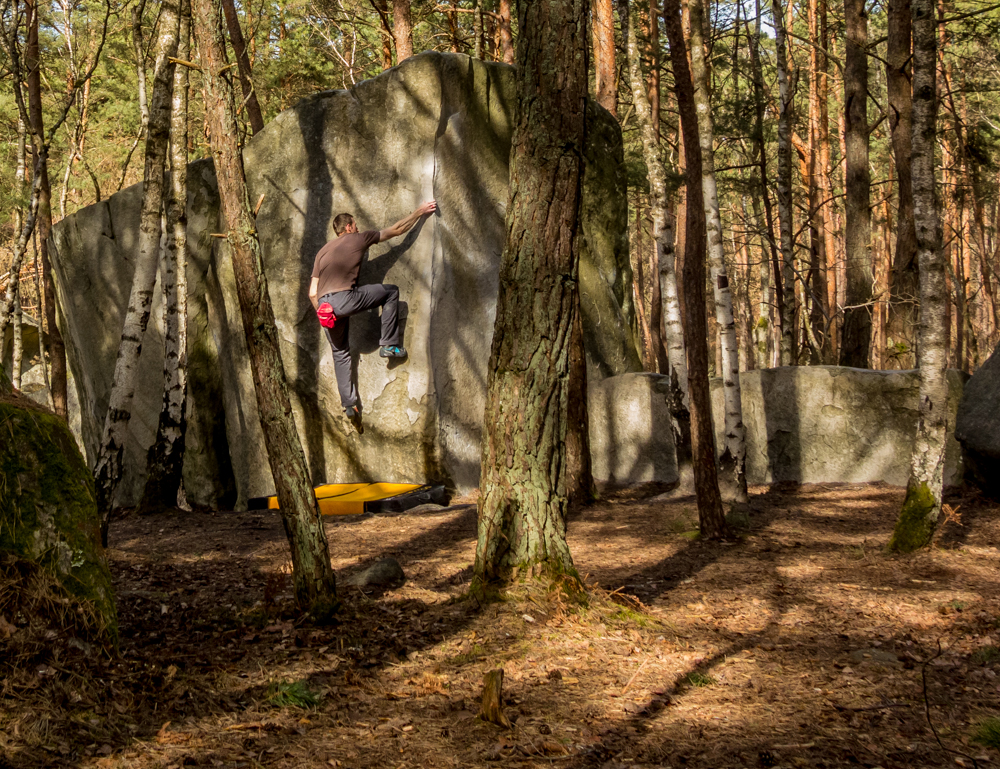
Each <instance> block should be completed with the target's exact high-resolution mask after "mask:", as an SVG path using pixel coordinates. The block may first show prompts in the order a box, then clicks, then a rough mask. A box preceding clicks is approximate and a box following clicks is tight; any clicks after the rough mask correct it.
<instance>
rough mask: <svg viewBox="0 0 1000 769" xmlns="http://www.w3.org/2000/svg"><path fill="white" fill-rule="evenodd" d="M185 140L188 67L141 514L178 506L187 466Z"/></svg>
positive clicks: (173, 168)
mask: <svg viewBox="0 0 1000 769" xmlns="http://www.w3.org/2000/svg"><path fill="white" fill-rule="evenodd" d="M180 12H181V18H180V27H179V34H178V44H177V58H178V59H180V60H181V61H189V60H190V48H191V46H190V39H191V3H190V0H181V11H180ZM187 143H188V68H187V67H182V66H179V67H176V68H175V70H174V86H173V102H172V105H171V109H170V191H169V194H168V196H167V200H166V205H165V209H166V216H165V223H164V236H165V237H164V245H163V254H162V257H161V261H160V281H161V284H162V286H161V287H162V290H163V328H164V339H163V406H162V408H161V409H160V420H159V425H158V427H157V431H156V440H155V441H154V442H153V445H152V446H150V447H149V454H148V458H147V463H146V488H145V490H144V491H143V495H142V500H141V501H140V503H139V512H140V513H154V512H158V511H160V510H164V509H167V508H171V507H174V506H175V505H176V504H177V495H178V492H179V491H180V488H181V483H182V474H183V468H184V433H185V429H186V426H187V425H186V421H185V406H186V404H187V163H188V158H187Z"/></svg>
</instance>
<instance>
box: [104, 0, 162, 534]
mask: <svg viewBox="0 0 1000 769" xmlns="http://www.w3.org/2000/svg"><path fill="white" fill-rule="evenodd" d="M178 21H179V14H178V8H177V4H176V0H167V2H164V3H163V6H162V9H161V12H160V23H159V30H160V33H159V37H158V39H157V41H156V49H157V50H156V63H155V65H154V69H153V93H152V98H151V99H150V105H149V107H150V112H149V124H148V127H147V130H146V160H145V169H144V171H143V183H142V206H141V212H140V215H139V216H140V219H139V243H138V249H137V252H138V253H137V256H136V260H135V272H134V274H133V277H132V290H131V293H130V294H129V301H128V309H127V311H126V313H125V321H124V323H123V326H122V336H121V343H120V346H119V348H118V358H117V359H116V361H115V372H114V378H113V380H112V384H111V395H110V400H109V403H108V413H107V417H106V419H105V422H104V434H103V437H102V438H101V448H100V451H99V453H98V455H97V461H96V463H95V466H94V482H95V492H96V497H97V509H98V511H99V512H100V515H101V539H102V540H103V542H104V544H105V545H107V542H108V524H109V523H110V521H111V509H112V507H113V505H114V497H115V490H116V489H117V487H118V482H119V481H120V480H121V474H122V455H123V453H124V450H125V440H126V433H127V431H128V423H129V421H130V420H131V418H132V398H133V395H134V394H135V383H136V376H137V373H138V364H139V354H140V352H141V351H142V342H143V337H144V336H145V334H146V326H147V324H148V323H149V313H150V308H151V307H152V304H153V286H154V285H155V282H156V268H157V263H158V261H159V255H160V225H161V222H160V209H161V207H162V205H163V180H164V173H165V165H166V157H167V145H168V142H169V138H170V102H171V97H172V93H173V77H174V68H175V65H174V64H173V63H172V62H171V61H170V59H171V58H176V56H177V33H178Z"/></svg>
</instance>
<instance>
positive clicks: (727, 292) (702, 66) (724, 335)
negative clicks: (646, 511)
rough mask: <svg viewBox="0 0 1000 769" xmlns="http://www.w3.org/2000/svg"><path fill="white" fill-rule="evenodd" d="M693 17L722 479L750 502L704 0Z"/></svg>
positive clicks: (730, 491)
mask: <svg viewBox="0 0 1000 769" xmlns="http://www.w3.org/2000/svg"><path fill="white" fill-rule="evenodd" d="M688 8H689V9H690V11H689V13H690V17H691V36H690V41H691V75H692V78H693V80H694V104H695V110H696V113H697V120H698V139H699V147H700V149H701V189H702V205H703V206H704V210H705V223H706V229H707V234H708V264H709V272H710V275H711V283H712V290H713V294H714V297H713V298H714V300H715V319H716V323H717V324H718V332H719V348H720V351H721V358H722V370H721V371H720V375H721V376H722V382H723V401H724V403H725V407H724V411H725V431H724V433H723V435H724V438H723V446H722V454H721V456H720V457H719V478H720V481H721V483H722V488H723V491H724V492H725V494H726V495H727V497H728V498H730V499H732V500H734V501H736V502H746V501H747V499H748V497H747V476H746V440H745V435H744V434H745V431H744V428H743V398H742V394H741V392H740V351H739V345H738V344H737V341H736V321H735V319H734V316H733V294H732V290H731V289H730V286H729V275H728V274H727V272H726V260H725V254H724V250H725V246H724V243H723V233H722V216H721V215H720V213H719V193H718V188H717V187H716V182H715V127H714V124H713V121H712V97H711V90H712V83H711V79H712V73H711V70H710V68H709V67H710V65H709V63H708V61H707V60H706V55H705V18H704V12H703V6H702V0H689V1H688Z"/></svg>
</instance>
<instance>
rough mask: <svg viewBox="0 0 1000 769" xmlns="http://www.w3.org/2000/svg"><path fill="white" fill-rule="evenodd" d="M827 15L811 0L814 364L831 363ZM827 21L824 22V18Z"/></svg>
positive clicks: (816, 0)
mask: <svg viewBox="0 0 1000 769" xmlns="http://www.w3.org/2000/svg"><path fill="white" fill-rule="evenodd" d="M821 15H822V16H825V15H826V3H825V2H822V1H821V0H809V39H810V40H811V41H812V45H811V46H810V48H809V152H808V156H807V162H806V176H807V183H808V186H809V280H808V285H809V298H810V301H811V306H810V318H809V322H810V325H811V327H812V329H813V333H814V334H815V335H816V338H817V341H818V342H819V346H818V348H817V349H816V351H815V355H814V362H815V363H828V362H832V360H833V359H832V357H831V355H830V349H831V345H830V338H829V333H828V331H829V324H828V322H827V321H828V318H829V316H830V313H829V308H828V307H827V290H826V271H827V262H828V260H827V255H826V244H827V222H826V204H825V199H826V196H827V192H826V189H825V187H824V185H823V170H824V169H823V153H822V150H821V147H822V144H823V142H824V139H825V137H824V130H823V129H824V123H825V122H826V119H827V112H826V98H827V93H826V87H825V86H826V77H827V63H826V53H825V51H826V46H825V45H824V42H825V41H824V40H823V38H822V32H821V30H822V27H824V26H825V24H822V23H821V19H820V16H821ZM823 21H824V22H825V19H823Z"/></svg>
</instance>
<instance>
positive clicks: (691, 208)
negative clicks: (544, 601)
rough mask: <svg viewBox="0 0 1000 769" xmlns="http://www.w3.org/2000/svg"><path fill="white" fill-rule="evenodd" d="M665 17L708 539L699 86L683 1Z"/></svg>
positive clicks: (712, 488) (697, 452) (710, 474)
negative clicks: (680, 156) (679, 148)
mask: <svg viewBox="0 0 1000 769" xmlns="http://www.w3.org/2000/svg"><path fill="white" fill-rule="evenodd" d="M663 19H664V22H665V26H666V31H667V38H668V40H669V41H670V63H671V66H672V68H673V71H674V90H675V92H676V94H677V108H678V111H679V112H680V116H681V130H682V132H683V136H684V166H685V179H686V184H687V201H688V204H687V206H686V209H687V212H686V217H685V218H686V221H685V229H686V232H685V237H684V307H683V312H684V345H685V351H686V353H687V370H688V395H689V398H690V400H689V402H690V413H691V453H692V465H693V469H694V485H695V493H696V495H697V498H698V522H699V528H700V529H701V534H702V536H703V537H707V538H709V539H718V538H720V537H724V536H726V534H727V533H728V527H727V526H726V518H725V514H724V512H723V509H722V497H721V496H720V495H719V476H718V470H717V468H716V464H715V431H714V430H713V429H712V403H711V398H710V394H709V386H708V345H707V343H706V337H707V332H706V320H705V208H704V206H701V205H698V201H701V200H703V195H702V191H701V149H700V147H699V143H698V118H697V115H696V111H695V105H694V84H693V83H692V81H691V70H690V68H689V67H688V58H687V50H686V49H687V45H686V43H685V42H684V30H683V27H682V24H681V9H680V4H679V2H678V0H665V2H664V7H663Z"/></svg>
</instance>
